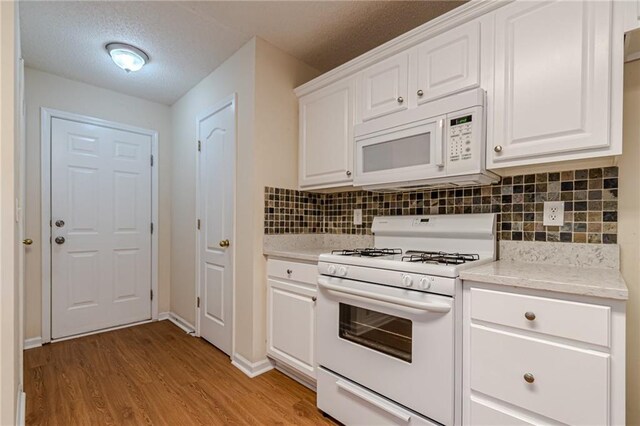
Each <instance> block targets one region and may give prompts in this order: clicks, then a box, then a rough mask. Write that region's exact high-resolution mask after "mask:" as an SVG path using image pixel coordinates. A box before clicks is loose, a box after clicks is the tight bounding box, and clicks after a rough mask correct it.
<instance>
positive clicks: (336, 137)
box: [298, 79, 355, 188]
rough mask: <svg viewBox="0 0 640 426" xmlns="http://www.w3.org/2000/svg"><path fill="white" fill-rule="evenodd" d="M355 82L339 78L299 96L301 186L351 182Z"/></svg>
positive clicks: (321, 185)
mask: <svg viewBox="0 0 640 426" xmlns="http://www.w3.org/2000/svg"><path fill="white" fill-rule="evenodd" d="M354 111H355V81H354V80H353V79H348V80H341V81H338V82H336V83H334V84H332V85H330V86H328V87H325V88H323V89H320V90H318V91H317V92H314V93H311V94H309V95H307V96H304V97H302V98H300V146H299V149H300V152H299V179H298V180H299V184H300V187H301V188H312V187H325V188H326V187H331V186H342V185H348V184H350V183H351V181H352V177H351V170H352V167H353V125H354V122H353V120H354Z"/></svg>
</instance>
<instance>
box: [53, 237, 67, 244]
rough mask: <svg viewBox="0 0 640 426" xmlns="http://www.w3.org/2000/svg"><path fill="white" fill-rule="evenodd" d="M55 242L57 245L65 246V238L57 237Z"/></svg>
mask: <svg viewBox="0 0 640 426" xmlns="http://www.w3.org/2000/svg"><path fill="white" fill-rule="evenodd" d="M55 242H56V244H64V242H65V239H64V237H56V239H55Z"/></svg>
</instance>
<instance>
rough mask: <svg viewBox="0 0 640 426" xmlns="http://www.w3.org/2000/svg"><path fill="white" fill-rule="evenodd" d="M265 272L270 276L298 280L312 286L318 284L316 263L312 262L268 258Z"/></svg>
mask: <svg viewBox="0 0 640 426" xmlns="http://www.w3.org/2000/svg"><path fill="white" fill-rule="evenodd" d="M267 274H269V276H270V277H275V278H284V279H286V280H292V281H299V282H302V283H306V284H311V285H313V286H316V285H318V275H319V274H318V265H317V264H313V263H299V262H287V261H286V260H275V259H269V260H268V261H267Z"/></svg>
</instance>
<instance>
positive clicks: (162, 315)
mask: <svg viewBox="0 0 640 426" xmlns="http://www.w3.org/2000/svg"><path fill="white" fill-rule="evenodd" d="M170 315H171V313H170V312H160V313H159V314H158V318H157V320H158V321H164V320H168V319H169V316H170Z"/></svg>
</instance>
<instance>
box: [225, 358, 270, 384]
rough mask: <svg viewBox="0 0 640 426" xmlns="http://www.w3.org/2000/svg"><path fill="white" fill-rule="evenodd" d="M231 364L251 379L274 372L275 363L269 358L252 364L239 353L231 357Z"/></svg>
mask: <svg viewBox="0 0 640 426" xmlns="http://www.w3.org/2000/svg"><path fill="white" fill-rule="evenodd" d="M231 364H232V365H233V366H234V367H236V368H237V369H238V370H240V371H242V372H243V373H244V374H246V375H247V376H249V377H251V378H254V377H256V376H259V375H261V374H263V373H266V372H267V371H269V370H273V368H274V365H273V362H272V361H271V360H270V359H269V358H265V359H262V360H260V361H257V362H250V361H249V360H248V359H246V358H245V357H243V356H242V355H240V354H238V353H234V354H233V356H232V357H231Z"/></svg>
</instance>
